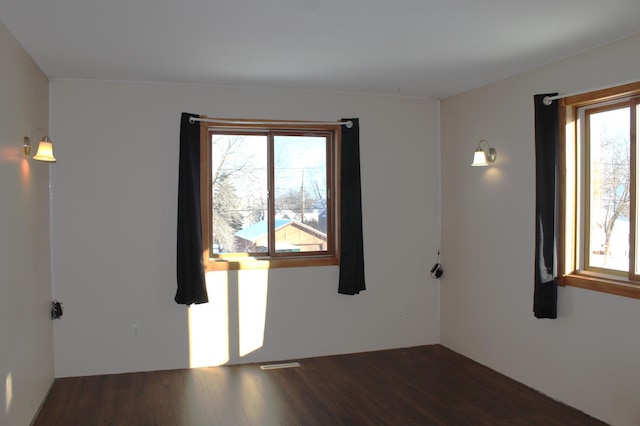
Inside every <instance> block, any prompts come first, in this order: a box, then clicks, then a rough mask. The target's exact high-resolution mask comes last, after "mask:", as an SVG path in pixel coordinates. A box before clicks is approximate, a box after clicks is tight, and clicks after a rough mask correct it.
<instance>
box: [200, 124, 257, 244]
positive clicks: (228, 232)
mask: <svg viewBox="0 0 640 426" xmlns="http://www.w3.org/2000/svg"><path fill="white" fill-rule="evenodd" d="M211 178H212V191H213V193H212V202H213V214H212V217H213V224H212V233H213V253H214V254H217V253H249V252H252V253H253V252H263V251H267V250H268V241H269V240H268V238H267V221H266V219H267V214H266V212H267V137H266V136H264V135H236V134H214V135H212V140H211Z"/></svg>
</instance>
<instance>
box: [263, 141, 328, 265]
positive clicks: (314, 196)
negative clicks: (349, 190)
mask: <svg viewBox="0 0 640 426" xmlns="http://www.w3.org/2000/svg"><path fill="white" fill-rule="evenodd" d="M273 151H274V154H273V155H274V176H275V182H274V183H275V185H274V189H275V194H274V202H275V206H274V207H275V221H276V222H275V227H276V234H275V241H276V252H279V253H282V252H304V251H326V250H327V138H326V137H320V136H275V137H274V146H273Z"/></svg>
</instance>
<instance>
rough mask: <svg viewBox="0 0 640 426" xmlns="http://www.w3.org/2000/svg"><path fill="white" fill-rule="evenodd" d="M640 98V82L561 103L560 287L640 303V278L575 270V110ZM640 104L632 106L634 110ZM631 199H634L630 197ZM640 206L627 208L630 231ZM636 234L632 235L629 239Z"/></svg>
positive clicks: (632, 254)
mask: <svg viewBox="0 0 640 426" xmlns="http://www.w3.org/2000/svg"><path fill="white" fill-rule="evenodd" d="M638 96H640V82H635V83H629V84H624V85H621V86H616V87H612V88H608V89H603V90H596V91H593V92H589V93H584V94H579V95H574V96H569V97H566V98H564V99H561V100H560V124H561V126H562V125H563V124H564V130H561V131H560V155H559V179H560V182H559V183H560V191H559V200H558V207H559V212H560V214H559V220H558V237H559V238H558V275H559V284H560V285H561V286H571V287H579V288H583V289H588V290H594V291H599V292H603V293H609V294H615V295H618V296H625V297H630V298H634V299H640V281H638V280H637V279H638V278H640V277H638V276H635V275H634V274H633V273H630V274H629V276H628V277H618V276H614V275H603V274H598V273H593V272H588V271H583V270H579V269H578V266H577V264H578V263H577V259H578V258H577V256H582V255H583V254H579V253H578V250H579V247H578V240H579V238H581V237H582V233H583V232H584V231H583V230H582V227H581V226H582V225H581V224H580V223H579V222H580V221H579V218H578V216H579V215H578V212H579V209H580V206H579V205H578V202H579V198H578V191H583V190H584V189H583V188H581V185H582V182H579V180H578V175H577V173H578V168H579V167H580V164H579V161H580V157H579V156H578V150H579V149H580V147H579V145H580V141H579V140H578V138H579V133H580V131H579V129H578V125H579V124H578V110H579V108H583V107H585V106H589V105H594V104H599V103H604V102H609V101H616V100H622V99H626V98H635V97H638ZM639 103H640V100H636V101H635V103H632V106H636V107H637V105H638V104H639ZM635 115H636V114H632V115H631V116H632V121H631V123H630V127H631V162H632V164H633V165H632V167H631V189H630V191H631V193H632V194H636V190H637V189H636V172H637V168H638V167H639V164H638V161H637V159H636V153H635V151H636V144H637V141H636V140H635V139H636V123H635V120H634V118H633V117H635ZM632 197H634V195H632ZM638 203H640V200H638V199H636V200H635V202H633V198H632V203H631V206H630V229H635V227H636V225H635V213H636V211H635V208H636V205H637V204H638ZM635 234H636V232H631V235H632V236H636V235H635ZM635 245H636V242H635V241H633V237H632V241H630V245H629V257H630V259H632V261H631V265H630V271H631V272H633V271H634V269H632V268H633V266H634V261H635Z"/></svg>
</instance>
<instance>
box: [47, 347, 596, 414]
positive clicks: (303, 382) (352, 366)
mask: <svg viewBox="0 0 640 426" xmlns="http://www.w3.org/2000/svg"><path fill="white" fill-rule="evenodd" d="M299 362H300V364H301V366H300V367H298V368H289V369H281V370H267V371H263V370H261V369H260V368H259V365H256V364H248V365H237V366H225V367H211V368H199V369H191V370H172V371H156V372H143V373H131V374H117V375H107V376H92V377H78V378H65V379H56V380H55V382H54V384H53V386H52V388H51V391H50V393H49V396H48V397H47V399H46V401H45V403H44V404H43V406H42V409H41V411H40V413H39V415H38V417H37V419H36V420H35V422H34V425H35V426H45V425H64V426H70V425H91V426H93V425H136V426H137V425H198V426H200V425H203V426H204V425H230V426H236V425H260V426H261V425H544V426H548V425H576V426H578V425H579V426H588V425H603V424H604V423H602V422H600V421H598V420H596V419H594V418H592V417H589V416H587V415H585V414H584V413H581V412H579V411H577V410H575V409H573V408H570V407H568V406H566V405H563V404H561V403H559V402H556V401H553V400H552V399H550V398H547V397H545V396H543V395H541V394H539V393H538V392H536V391H534V390H532V389H530V388H527V387H526V386H524V385H522V384H519V383H517V382H515V381H513V380H511V379H509V378H507V377H505V376H503V375H501V374H499V373H496V372H495V371H493V370H490V369H488V368H486V367H483V366H481V365H480V364H478V363H476V362H474V361H471V360H469V359H467V358H465V357H463V356H461V355H458V354H456V353H455V352H452V351H450V350H448V349H446V348H445V347H443V346H440V345H433V346H421V347H415V348H408V349H395V350H387V351H379V352H369V353H361V354H350V355H339V356H329V357H319V358H310V359H303V360H299Z"/></svg>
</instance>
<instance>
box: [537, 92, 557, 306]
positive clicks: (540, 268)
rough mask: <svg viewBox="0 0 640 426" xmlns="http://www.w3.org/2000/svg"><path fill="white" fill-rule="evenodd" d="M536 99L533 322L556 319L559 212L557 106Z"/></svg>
mask: <svg viewBox="0 0 640 426" xmlns="http://www.w3.org/2000/svg"><path fill="white" fill-rule="evenodd" d="M556 94H557V93H551V94H544V95H535V96H534V102H535V146H536V255H535V269H536V272H535V288H534V295H533V313H534V315H535V317H536V318H557V316H558V306H557V305H558V272H557V252H556V250H557V245H556V225H557V220H556V219H557V208H558V155H559V122H558V120H559V117H558V102H557V101H553V103H552V104H551V105H545V104H544V102H543V100H544V97H545V96H555V95H556Z"/></svg>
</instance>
